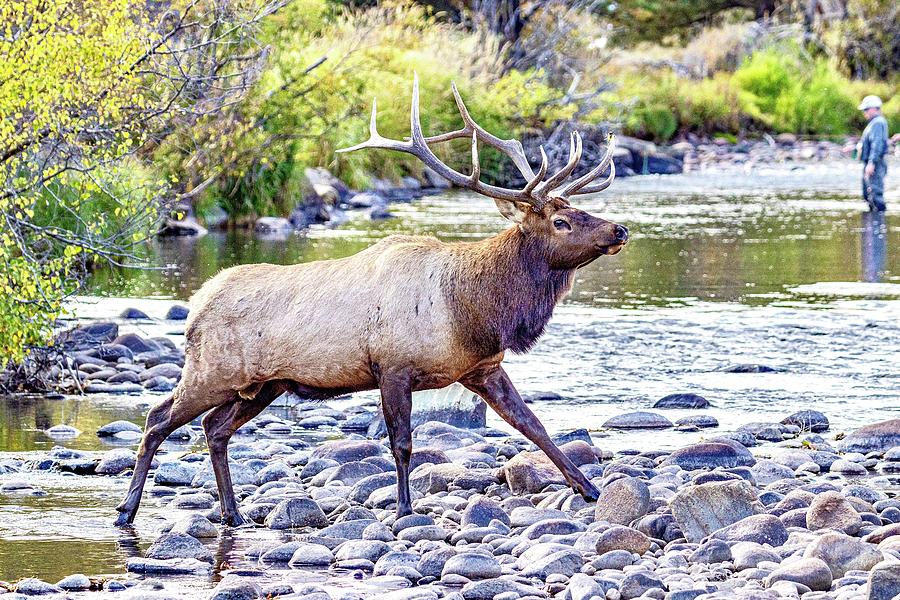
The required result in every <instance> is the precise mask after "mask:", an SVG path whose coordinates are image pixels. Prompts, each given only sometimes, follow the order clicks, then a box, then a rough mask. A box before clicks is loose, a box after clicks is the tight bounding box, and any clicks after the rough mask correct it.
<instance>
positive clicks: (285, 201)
mask: <svg viewBox="0 0 900 600" xmlns="http://www.w3.org/2000/svg"><path fill="white" fill-rule="evenodd" d="M265 37H266V41H267V42H268V43H269V44H270V45H271V48H272V50H271V56H270V60H269V63H268V66H267V68H266V69H265V71H264V73H263V74H262V77H261V80H260V83H259V84H258V85H257V86H256V87H255V89H254V91H253V94H252V96H251V98H249V99H248V101H247V102H245V103H244V104H243V105H242V106H241V107H240V108H239V110H236V111H234V112H233V114H232V116H231V119H230V120H228V121H227V122H226V123H225V125H224V126H223V124H222V123H221V121H220V122H219V123H215V124H209V123H201V124H199V125H198V127H197V128H195V129H194V130H193V131H192V132H191V134H192V135H193V136H194V139H195V140H200V141H201V144H202V147H203V152H202V153H201V154H200V155H199V156H200V160H201V161H203V162H202V163H200V164H198V163H197V156H198V155H197V154H196V153H195V152H193V151H191V152H188V153H182V152H180V150H181V149H182V148H183V147H184V145H183V144H181V143H180V140H177V141H176V140H173V142H175V143H173V144H169V145H166V146H164V147H163V148H161V149H160V151H159V155H160V157H161V159H163V160H164V161H165V163H166V165H167V166H168V168H169V170H170V171H171V172H173V173H175V174H176V175H177V176H178V177H179V178H186V179H190V178H191V177H192V175H191V173H190V171H191V170H195V171H199V172H202V171H203V170H204V167H206V168H214V167H215V166H216V165H222V166H221V167H219V168H221V171H222V175H221V177H220V178H219V179H218V181H217V183H216V184H215V185H213V186H210V187H209V188H208V191H207V193H206V194H205V195H204V197H203V199H202V202H201V204H200V206H201V207H207V208H208V207H209V206H210V205H211V204H212V205H214V204H219V205H221V206H222V207H223V208H225V209H226V211H227V212H228V213H229V214H230V215H231V216H232V217H242V216H252V215H261V214H282V215H285V214H287V213H288V212H290V210H291V208H292V207H293V205H294V204H295V203H296V202H297V201H298V200H299V198H300V197H301V196H302V193H303V186H304V177H303V171H304V169H305V168H307V167H319V166H321V167H327V168H329V169H330V170H331V171H332V172H333V173H334V174H335V175H337V176H338V177H340V178H341V179H342V180H343V181H345V182H347V183H348V184H349V185H350V186H352V187H365V186H367V185H369V184H370V183H371V181H372V177H380V178H387V179H393V180H397V179H399V178H400V177H401V176H404V175H409V174H412V175H415V176H421V174H422V165H421V163H420V162H419V161H418V160H417V159H415V158H413V157H412V156H410V155H406V154H400V153H397V152H387V151H374V152H372V151H369V152H360V153H352V154H335V150H337V149H338V148H341V147H346V146H351V145H353V144H356V143H358V142H361V141H363V140H365V139H366V138H367V137H368V112H369V111H370V110H371V104H372V98H373V97H377V98H378V129H379V132H380V133H381V134H382V135H384V136H387V137H392V138H395V139H403V138H404V137H405V136H408V135H409V118H410V117H409V109H410V90H411V85H412V74H413V72H416V73H418V75H419V85H420V95H421V115H422V125H423V128H424V130H425V132H426V135H429V134H436V133H441V132H448V131H453V130H454V129H458V128H459V127H460V126H461V120H460V117H459V112H458V110H457V108H456V105H455V103H454V101H453V97H452V94H451V88H450V84H451V82H453V81H455V82H456V84H457V86H458V87H459V89H460V93H461V94H462V96H463V98H464V99H465V101H466V103H467V105H468V107H469V109H470V111H471V112H472V113H473V115H476V116H477V119H478V121H479V123H481V124H482V125H483V126H484V127H486V128H487V129H489V130H491V131H492V132H494V133H495V134H497V135H499V136H503V137H512V136H519V135H521V134H522V132H523V131H525V130H531V129H540V128H546V127H548V126H550V125H552V124H553V123H554V122H556V121H557V120H561V119H566V118H569V117H571V115H572V114H573V112H574V111H573V109H572V107H570V106H568V105H566V104H559V103H558V102H559V100H560V98H562V96H563V92H562V91H561V90H558V89H555V88H553V87H551V86H548V85H547V84H545V83H543V78H542V77H541V73H539V72H535V71H527V72H519V71H511V72H509V73H507V74H505V75H499V74H498V73H499V70H498V69H497V68H496V67H497V65H496V64H495V62H494V59H493V54H492V53H491V52H487V51H485V48H483V47H482V46H481V44H480V41H479V39H478V37H477V36H476V35H474V34H473V33H469V32H466V31H464V30H463V29H462V28H461V27H459V26H456V25H452V24H449V23H445V22H441V21H439V20H437V19H436V18H435V17H434V16H433V15H431V14H429V12H428V11H427V10H426V9H425V8H424V7H422V6H419V5H416V4H414V3H412V2H410V1H398V2H386V3H384V4H382V5H380V6H377V7H373V8H370V9H368V10H349V9H347V10H341V11H338V12H336V13H335V12H332V9H331V8H330V7H329V4H328V3H327V2H326V0H302V1H301V2H294V3H292V4H291V5H289V6H288V7H286V8H285V9H284V10H283V11H281V12H280V13H279V14H277V15H275V16H274V17H272V19H271V22H270V23H269V27H268V28H267V32H266V36H265ZM213 125H214V129H215V131H212V132H210V131H208V129H209V128H210V127H211V126H213ZM235 133H239V135H235ZM435 151H436V152H437V153H438V155H439V156H440V157H441V158H442V159H444V160H447V161H448V162H450V163H453V164H455V165H465V166H464V167H462V168H463V170H465V169H467V168H468V162H469V160H470V159H469V158H468V156H469V150H468V143H467V142H465V141H462V142H459V143H453V144H443V145H441V146H437V147H436V148H435ZM498 167H499V163H498V157H497V156H496V155H495V154H493V153H492V152H491V151H489V150H485V151H484V152H483V157H482V172H483V173H484V177H485V179H487V180H490V179H491V177H492V176H493V175H494V174H495V173H496V172H497V171H498Z"/></svg>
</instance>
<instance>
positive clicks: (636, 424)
mask: <svg viewBox="0 0 900 600" xmlns="http://www.w3.org/2000/svg"><path fill="white" fill-rule="evenodd" d="M603 426H604V427H608V428H610V429H666V428H668V427H673V425H672V422H671V421H670V420H669V419H667V418H665V417H664V416H662V415H660V414H657V413H652V412H646V411H635V412H630V413H624V414H621V415H616V416H615V417H612V418H611V419H607V420H606V422H605V423H603Z"/></svg>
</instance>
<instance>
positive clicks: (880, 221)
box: [859, 211, 888, 283]
mask: <svg viewBox="0 0 900 600" xmlns="http://www.w3.org/2000/svg"><path fill="white" fill-rule="evenodd" d="M860 224H861V228H860V236H859V239H860V247H861V249H862V250H861V252H862V279H863V281H868V282H871V283H874V282H877V281H881V280H882V278H883V277H884V275H885V268H886V266H887V253H888V242H887V240H888V229H887V222H886V220H885V216H884V212H882V211H868V212H864V213H862V215H861V216H860Z"/></svg>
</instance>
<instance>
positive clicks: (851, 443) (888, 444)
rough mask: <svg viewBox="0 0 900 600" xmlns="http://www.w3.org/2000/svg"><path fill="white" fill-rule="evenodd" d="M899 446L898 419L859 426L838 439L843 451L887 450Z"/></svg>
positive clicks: (899, 426)
mask: <svg viewBox="0 0 900 600" xmlns="http://www.w3.org/2000/svg"><path fill="white" fill-rule="evenodd" d="M894 446H900V419H890V420H888V421H881V422H880V423H873V424H871V425H866V426H864V427H860V428H859V429H857V430H856V431H854V432H853V433H850V434H848V435H847V436H845V437H844V439H843V440H841V441H840V443H839V445H838V447H839V448H840V450H842V451H843V452H861V453H863V454H866V453H868V452H887V451H888V450H890V449H891V448H893V447H894Z"/></svg>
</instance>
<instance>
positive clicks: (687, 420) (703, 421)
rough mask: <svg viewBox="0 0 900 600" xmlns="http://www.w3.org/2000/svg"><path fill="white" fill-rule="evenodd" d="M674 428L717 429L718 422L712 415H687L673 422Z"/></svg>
mask: <svg viewBox="0 0 900 600" xmlns="http://www.w3.org/2000/svg"><path fill="white" fill-rule="evenodd" d="M675 426H676V427H699V428H700V429H705V428H708V427H718V426H719V421H718V419H716V418H715V417H713V416H712V415H688V416H686V417H681V418H680V419H678V420H677V421H675Z"/></svg>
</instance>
